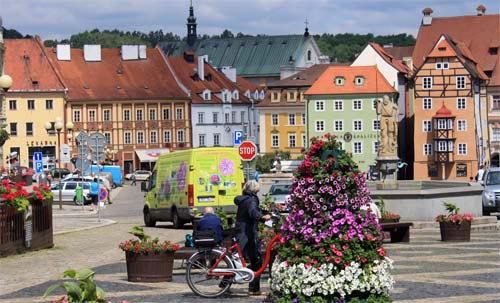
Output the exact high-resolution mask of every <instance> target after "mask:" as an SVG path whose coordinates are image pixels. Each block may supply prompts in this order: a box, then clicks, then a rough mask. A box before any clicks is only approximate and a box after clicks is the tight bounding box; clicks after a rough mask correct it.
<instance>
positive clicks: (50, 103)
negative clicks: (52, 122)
mask: <svg viewBox="0 0 500 303" xmlns="http://www.w3.org/2000/svg"><path fill="white" fill-rule="evenodd" d="M53 108H54V100H52V99H47V100H45V109H53Z"/></svg>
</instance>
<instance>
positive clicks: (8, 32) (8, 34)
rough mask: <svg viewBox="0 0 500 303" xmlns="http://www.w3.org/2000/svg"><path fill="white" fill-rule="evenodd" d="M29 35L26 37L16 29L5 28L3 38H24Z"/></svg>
mask: <svg viewBox="0 0 500 303" xmlns="http://www.w3.org/2000/svg"><path fill="white" fill-rule="evenodd" d="M27 37H28V35H27V36H26V37H25V36H23V34H21V33H20V32H18V31H16V30H15V29H7V28H5V27H4V28H3V38H4V39H22V38H27Z"/></svg>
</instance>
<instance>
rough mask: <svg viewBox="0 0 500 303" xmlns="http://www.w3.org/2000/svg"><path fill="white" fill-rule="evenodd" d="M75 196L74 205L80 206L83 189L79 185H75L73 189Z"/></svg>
mask: <svg viewBox="0 0 500 303" xmlns="http://www.w3.org/2000/svg"><path fill="white" fill-rule="evenodd" d="M75 196H76V201H75V202H76V204H77V205H82V203H83V202H84V201H83V188H82V187H81V186H80V185H77V186H76V188H75Z"/></svg>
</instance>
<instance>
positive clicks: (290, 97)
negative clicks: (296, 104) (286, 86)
mask: <svg viewBox="0 0 500 303" xmlns="http://www.w3.org/2000/svg"><path fill="white" fill-rule="evenodd" d="M295 95H296V94H295V92H289V93H288V101H295Z"/></svg>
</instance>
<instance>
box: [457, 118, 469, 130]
mask: <svg viewBox="0 0 500 303" xmlns="http://www.w3.org/2000/svg"><path fill="white" fill-rule="evenodd" d="M457 130H458V131H459V132H464V131H467V120H458V121H457Z"/></svg>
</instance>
